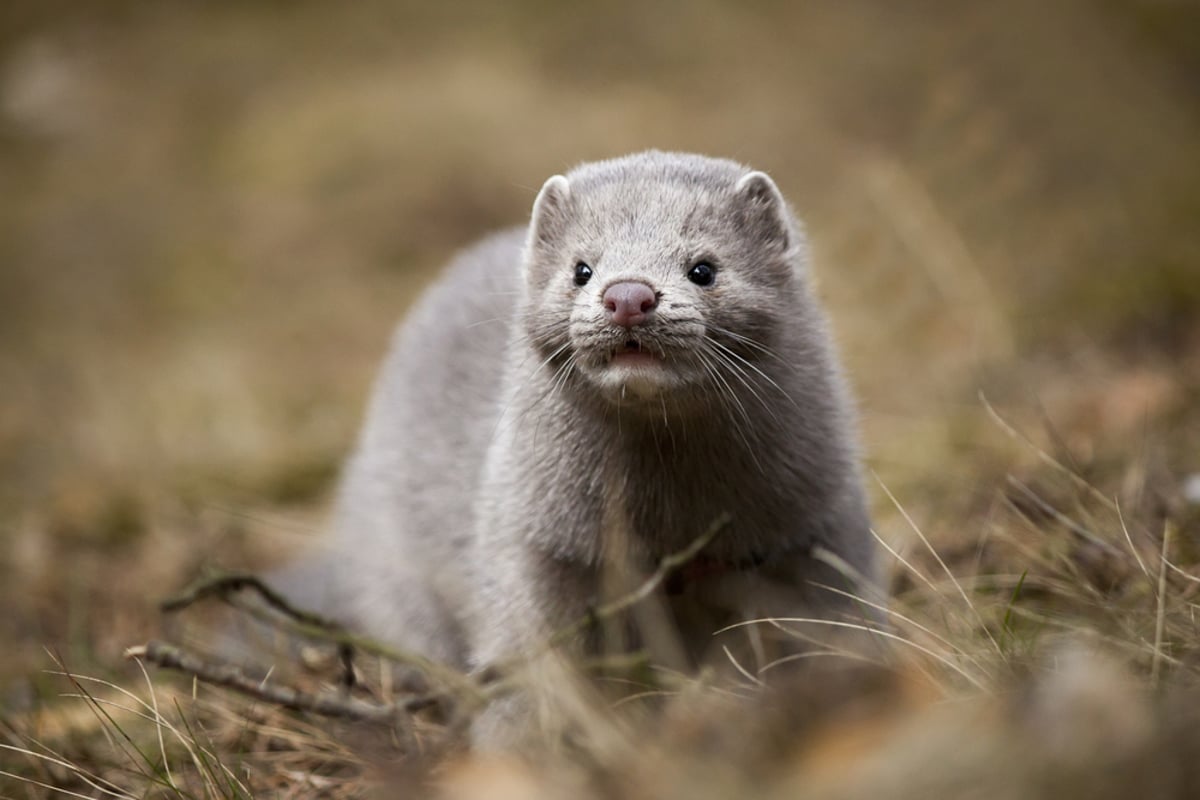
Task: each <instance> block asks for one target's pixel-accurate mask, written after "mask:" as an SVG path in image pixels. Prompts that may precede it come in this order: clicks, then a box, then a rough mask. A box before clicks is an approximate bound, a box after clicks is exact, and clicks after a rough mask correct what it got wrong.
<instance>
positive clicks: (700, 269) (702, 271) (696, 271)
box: [688, 261, 717, 286]
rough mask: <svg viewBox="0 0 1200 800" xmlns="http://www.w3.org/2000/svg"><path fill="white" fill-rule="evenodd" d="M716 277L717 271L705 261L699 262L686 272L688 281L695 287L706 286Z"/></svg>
mask: <svg viewBox="0 0 1200 800" xmlns="http://www.w3.org/2000/svg"><path fill="white" fill-rule="evenodd" d="M716 277H717V271H716V270H715V269H713V265H712V264H709V263H708V262H707V261H701V262H700V263H698V264H696V266H694V267H692V268H691V269H689V270H688V280H689V281H691V282H692V283H694V284H696V285H697V286H708V285H709V284H711V283H712V282H713V279H714V278H716Z"/></svg>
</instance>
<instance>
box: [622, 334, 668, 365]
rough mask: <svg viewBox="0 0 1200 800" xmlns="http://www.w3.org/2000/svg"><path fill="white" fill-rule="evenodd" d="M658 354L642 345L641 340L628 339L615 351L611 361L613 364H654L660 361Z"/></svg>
mask: <svg viewBox="0 0 1200 800" xmlns="http://www.w3.org/2000/svg"><path fill="white" fill-rule="evenodd" d="M658 361H659V358H658V356H656V355H654V353H652V352H650V350H649V349H648V348H645V347H643V346H642V344H641V342H639V341H637V340H636V339H627V340H625V342H624V343H623V344H621V345H620V346H618V347H617V349H616V350H614V351H613V354H612V359H611V363H613V364H628V365H634V364H654V363H658Z"/></svg>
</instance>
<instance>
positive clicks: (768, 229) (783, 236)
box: [733, 170, 791, 249]
mask: <svg viewBox="0 0 1200 800" xmlns="http://www.w3.org/2000/svg"><path fill="white" fill-rule="evenodd" d="M733 188H734V192H736V194H737V196H738V200H739V201H740V211H741V220H742V222H743V224H744V225H745V226H746V229H747V232H749V233H751V234H752V235H755V236H758V237H761V238H763V239H766V240H768V241H777V242H779V244H780V245H781V246H782V247H783V248H784V249H786V248H787V247H788V245H789V240H790V238H791V225H790V223H789V222H788V218H789V214H788V210H787V202H786V201H785V200H784V199H783V195H782V194H780V193H779V188H778V187H776V186H775V181H773V180H771V178H770V177H769V176H768V175H767V173H765V172H758V171H757V170H756V171H754V172H747V173H746V174H745V175H743V176H742V177H741V178H740V179H739V180H738V182H737V185H735V186H734V187H733Z"/></svg>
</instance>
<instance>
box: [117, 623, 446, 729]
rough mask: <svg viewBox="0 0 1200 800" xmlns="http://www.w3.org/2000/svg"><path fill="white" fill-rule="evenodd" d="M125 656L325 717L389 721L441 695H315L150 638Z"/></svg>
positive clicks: (439, 700) (435, 701) (436, 702)
mask: <svg viewBox="0 0 1200 800" xmlns="http://www.w3.org/2000/svg"><path fill="white" fill-rule="evenodd" d="M125 657H126V658H138V659H144V660H146V661H149V662H150V663H152V664H157V665H158V666H160V667H163V668H164V669H174V670H178V671H180V672H186V673H188V674H189V675H194V676H195V677H197V678H199V679H200V680H202V681H204V682H206V683H211V684H215V685H217V686H224V687H226V688H228V689H233V690H234V691H237V692H240V693H242V694H245V695H249V696H250V697H254V698H256V699H258V700H263V701H265V702H268V703H272V704H274V705H278V706H282V707H284V708H290V709H293V710H296V711H310V712H312V713H314V714H320V715H322V716H326V717H337V718H340V719H350V720H357V721H362V722H369V723H372V724H376V725H392V724H394V723H395V722H396V720H397V718H398V716H399V715H400V714H402V713H405V714H413V713H415V712H417V711H421V710H422V709H425V708H430V707H432V706H436V705H441V704H443V703H444V702H445V698H444V697H441V696H439V695H433V694H426V695H418V696H416V697H410V698H409V699H407V700H404V701H403V702H399V703H389V704H386V705H376V704H374V703H367V702H364V701H362V700H358V699H356V698H353V697H340V696H332V695H318V694H312V693H309V692H302V691H300V690H299V689H294V688H292V687H290V686H281V685H278V684H271V683H267V682H266V681H262V680H257V679H255V678H251V677H250V676H249V675H247V674H246V673H244V672H242V670H241V669H239V668H238V667H235V666H233V665H232V664H214V663H210V662H208V661H204V660H203V659H201V658H199V657H197V656H195V655H193V654H191V653H188V652H187V651H185V650H183V649H182V648H180V647H176V646H175V645H171V644H167V643H165V642H157V641H150V642H147V643H146V644H144V645H140V646H138V647H130V648H129V649H127V650H126V651H125Z"/></svg>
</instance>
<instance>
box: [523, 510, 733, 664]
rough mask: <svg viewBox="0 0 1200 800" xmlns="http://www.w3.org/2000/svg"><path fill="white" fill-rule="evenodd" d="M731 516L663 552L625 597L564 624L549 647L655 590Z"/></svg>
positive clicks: (608, 617)
mask: <svg viewBox="0 0 1200 800" xmlns="http://www.w3.org/2000/svg"><path fill="white" fill-rule="evenodd" d="M730 519H731V518H730V516H729V514H722V515H721V516H720V517H718V518H717V519H716V520H715V521H714V522H713V523H712V524H711V525H709V526H708V530H706V531H705V532H704V533H702V534H701V535H700V536H699V537H698V538H696V539H695V540H694V541H693V542H692V543H691V544H689V545H688V546H687V547H685V548H683V549H682V550H680V551H678V552H675V553H671V554H669V555H667V556H664V557H663V560H662V561H660V562H659V564H658V568H657V569H656V570H654V572H652V573H651V574H650V577H648V578H646V580H645V581H644V582H643V583H642V585H641V586H639V587H638V588H636V589H634V590H633V591H632V592H630V593H629V594H627V595H624V596H623V597H618V598H617V599H616V600H612V601H610V602H608V603H605V604H603V605H599V606H596V608H594V609H593V610H592V611H591V613H589V614H587V615H586V616H584V617H583V618H581V619H579V620H576V621H575V623H574V624H571V625H568V626H567V627H565V628H561V629H560V630H558V631H557V632H556V633H555V634H554V635H553V636H551V637H550V639H549V640H548V641H547V642H546V649H549V648H551V647H558V646H559V645H561V644H563V643H564V642H567V641H570V640H571V639H573V638H575V637H576V636H578V635H579V634H580V633H582V632H583V631H585V630H587V629H588V628H590V627H592V626H594V625H598V624H600V623H601V622H603V621H604V620H606V619H610V618H612V617H615V616H616V615H617V614H620V613H621V612H622V611H625V610H626V609H629V608H632V607H633V606H635V605H637V604H638V603H640V602H642V601H643V600H645V599H646V598H647V597H649V596H650V595H651V594H653V593H654V592H655V591H656V590H657V589H658V587H659V586H661V585H662V583H663V581H665V580H666V579H667V577H668V576H670V574H671V573H672V572H674V571H675V570H677V569H679V568H680V567H682V566H683V565H684V564H686V563H688V562H689V561H691V560H692V559H694V558H695V557H696V556H698V555H699V554H700V551H701V550H703V549H704V548H705V547H707V546H708V544H709V542H711V541H712V540H713V539H715V538H716V537H717V534H718V533H720V532H721V530H722V529H724V528H725V526H726V525H728V524H729V522H730Z"/></svg>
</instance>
